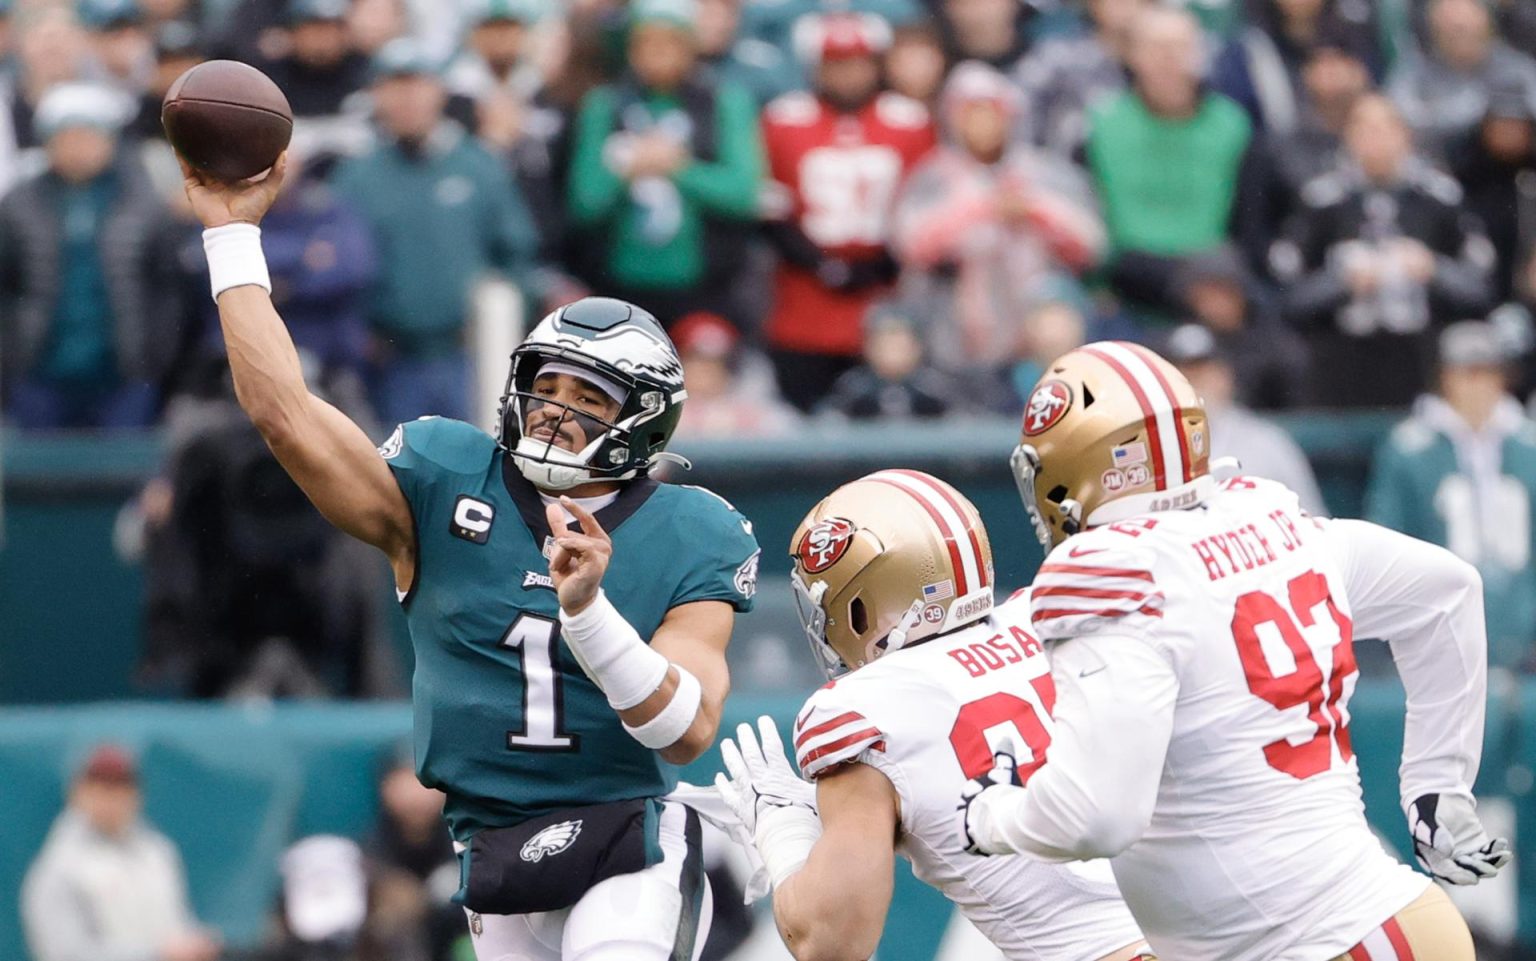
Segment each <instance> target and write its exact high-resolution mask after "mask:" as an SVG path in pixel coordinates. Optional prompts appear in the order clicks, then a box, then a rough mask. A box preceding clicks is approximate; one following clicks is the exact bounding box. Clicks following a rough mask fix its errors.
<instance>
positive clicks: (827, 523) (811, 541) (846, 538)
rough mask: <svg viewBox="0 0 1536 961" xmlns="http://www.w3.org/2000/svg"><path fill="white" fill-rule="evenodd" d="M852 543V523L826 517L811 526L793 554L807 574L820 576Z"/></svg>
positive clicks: (839, 518) (838, 518)
mask: <svg viewBox="0 0 1536 961" xmlns="http://www.w3.org/2000/svg"><path fill="white" fill-rule="evenodd" d="M852 542H853V522H852V521H848V520H844V519H843V518H841V517H828V518H826V519H825V520H820V521H817V522H816V523H815V524H813V525H811V528H810V530H808V531H806V532H805V534H804V536H802V537H801V538H800V543H799V545H798V546H797V547H796V548H795V554H796V556H798V557H799V558H800V566H801V567H803V568H805V572H806V573H807V574H820V573H821V572H822V571H824V570H826V569H827V568H829V567H831V566H832V565H833V564H836V563H837V562H838V560H839V559H840V558H842V556H843V554H844V553H845V552H846V551H847V550H848V545H849V544H851V543H852Z"/></svg>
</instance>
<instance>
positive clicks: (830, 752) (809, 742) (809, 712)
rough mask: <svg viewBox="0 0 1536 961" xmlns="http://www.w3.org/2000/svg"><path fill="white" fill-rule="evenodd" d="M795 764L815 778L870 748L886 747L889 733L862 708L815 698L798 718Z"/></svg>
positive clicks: (811, 777)
mask: <svg viewBox="0 0 1536 961" xmlns="http://www.w3.org/2000/svg"><path fill="white" fill-rule="evenodd" d="M794 734H795V763H796V764H798V765H799V766H800V773H801V774H802V775H804V776H805V777H807V778H810V779H812V780H815V779H816V778H817V777H819V776H820V775H822V774H824V773H826V772H827V771H829V770H831V769H832V768H835V767H837V766H838V765H839V764H846V763H848V762H849V761H853V760H856V759H857V758H858V756H859V755H860V754H862V753H863V752H865V751H867V750H876V751H883V750H885V735H884V734H883V733H881V731H880V729H879V728H878V727H876V726H875V725H874V724H873V723H871V722H870V721H869V720H868V719H867V718H865V717H864V715H862V714H860V713H859V712H858V711H853V710H842V709H839V708H838V707H837V706H836V705H833V704H827V703H824V701H823V699H822V698H818V697H814V696H813V697H812V698H811V700H810V701H809V702H808V703H807V704H806V705H805V708H804V709H803V710H801V712H800V716H799V717H797V718H796V719H795V731H794Z"/></svg>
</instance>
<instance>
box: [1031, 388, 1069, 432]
mask: <svg viewBox="0 0 1536 961" xmlns="http://www.w3.org/2000/svg"><path fill="white" fill-rule="evenodd" d="M1071 406H1072V388H1070V387H1068V386H1067V385H1066V384H1064V383H1062V382H1061V381H1059V380H1048V381H1046V382H1045V383H1043V384H1041V385H1040V386H1039V387H1036V388H1035V392H1034V393H1033V394H1030V395H1029V405H1028V406H1027V407H1025V408H1024V433H1025V434H1027V435H1029V436H1033V435H1035V434H1038V433H1040V432H1041V431H1043V430H1048V429H1049V428H1050V427H1051V426H1053V425H1054V424H1055V423H1056V422H1057V421H1059V420H1061V415H1062V414H1065V413H1066V412H1067V408H1069V407H1071Z"/></svg>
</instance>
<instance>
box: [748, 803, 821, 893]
mask: <svg viewBox="0 0 1536 961" xmlns="http://www.w3.org/2000/svg"><path fill="white" fill-rule="evenodd" d="M820 837H821V818H819V817H817V815H816V812H815V811H812V810H811V809H810V808H807V807H804V806H803V805H799V804H789V805H785V806H784V807H776V808H770V809H767V810H764V811H762V813H760V814H759V815H758V816H757V833H756V835H755V836H754V837H753V839H752V841H753V845H754V846H755V847H756V848H757V853H758V854H759V855H761V856H762V859H763V867H765V868H767V869H768V876H769V877H770V878H772V879H773V886H774V887H775V888H777V887H778V886H779V885H781V884H783V883H784V882H785V881H786V880H787V879H788V878H789V876H790V875H792V874H794V873H795V872H796V871H798V870H800V869H801V868H803V867H805V861H806V858H809V857H810V856H811V848H813V847H815V846H816V840H817V839H818V838H820Z"/></svg>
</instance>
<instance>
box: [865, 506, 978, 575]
mask: <svg viewBox="0 0 1536 961" xmlns="http://www.w3.org/2000/svg"><path fill="white" fill-rule="evenodd" d="M869 479H870V480H872V481H874V482H875V483H876V484H885V485H887V486H889V487H894V488H896V489H897V490H899V491H901V492H902V493H903V494H906V495H907V496H908V497H910V498H912V499H913V500H915V501H917V502H918V503H919V504H921V505H922V506H923V510H925V511H927V512H928V516H929V517H930V518H932V519H933V523H934V524H935V525H936V526H937V527H938V529H939V534H940V535H941V536H943V538H944V544H945V545H946V546H947V547H948V548H949V563H950V565H951V566H952V567H953V568H954V569H955V590H956V592H957V596H959V597H964V596H965V595H967V594H969V593H970V590H971V589H970V584H969V582H967V581H966V579H965V563H964V562H963V561H962V560H961V559H960V545H959V543H958V542H957V541H956V540H955V532H954V530H952V529H951V528H950V526H949V522H948V521H946V520H944V515H943V514H940V513H939V512H938V511H937V510H935V509H934V507H933V505H932V504H930V503H928V501H926V500H924V499H923V496H922V495H921V494H919V493H917V492H916V491H913V490H908V489H907V488H905V487H903V486H902V485H900V484H898V483H896V482H895V481H893V480H886V479H884V478H882V477H871V478H869Z"/></svg>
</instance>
